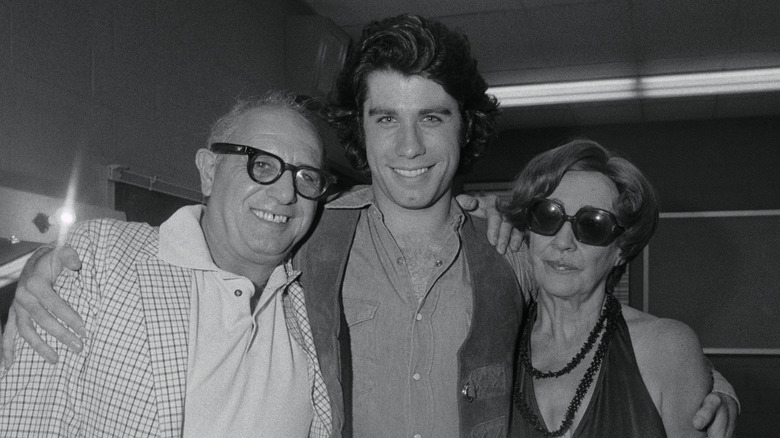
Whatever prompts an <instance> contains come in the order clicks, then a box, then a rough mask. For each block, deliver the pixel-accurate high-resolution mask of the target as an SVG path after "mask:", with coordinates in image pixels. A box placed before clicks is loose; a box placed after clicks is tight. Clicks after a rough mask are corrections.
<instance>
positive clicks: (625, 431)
mask: <svg viewBox="0 0 780 438" xmlns="http://www.w3.org/2000/svg"><path fill="white" fill-rule="evenodd" d="M532 312H533V313H530V314H529V315H528V318H531V321H534V320H535V319H536V312H535V306H534V309H533V311H532ZM517 366H518V367H519V369H520V372H519V374H518V378H519V379H521V380H520V393H519V394H518V396H520V397H522V398H523V400H525V403H526V404H527V405H528V406H529V407H530V408H531V410H532V411H533V412H534V413H535V414H536V415H537V416H538V417H539V418H542V416H541V414H540V412H539V407H538V405H537V404H536V396H535V394H534V385H533V377H532V376H531V374H530V373H528V372H526V370H525V369H524V367H523V365H522V363H518V365H517ZM595 386H596V387H595V389H594V392H593V397H592V398H591V399H590V403H589V404H588V405H587V406H580V410H581V409H587V411H586V412H585V415H584V416H583V417H582V420H580V423H579V425H577V428H576V431H575V432H574V434H573V437H574V438H585V437H588V438H591V437H594V438H595V437H597V438H660V437H664V438H665V437H666V431H665V430H664V425H663V422H662V420H661V415H660V414H659V413H658V410H656V408H655V404H653V399H652V398H651V397H650V393H648V392H647V388H646V387H645V383H644V381H643V380H642V376H641V375H640V374H639V367H638V366H637V364H636V357H635V356H634V349H633V346H632V344H631V337H630V336H629V333H628V326H627V325H626V321H625V319H624V318H623V314H622V313H618V323H617V327H616V329H615V333H614V334H613V335H612V339H611V340H610V345H609V348H608V350H607V353H606V355H605V357H604V361H603V362H602V363H601V369H600V370H599V374H598V379H597V380H596V382H595ZM572 395H573V394H572ZM547 430H550V427H549V425H547ZM509 435H510V436H511V437H518V438H536V437H543V436H544V435H542V434H541V433H539V432H538V431H537V430H536V429H534V427H533V426H531V425H530V424H528V422H526V421H525V419H524V418H523V415H522V414H521V413H520V410H519V409H518V408H517V405H516V404H515V407H514V411H513V415H512V424H511V429H510V434H509Z"/></svg>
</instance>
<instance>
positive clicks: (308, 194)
mask: <svg viewBox="0 0 780 438" xmlns="http://www.w3.org/2000/svg"><path fill="white" fill-rule="evenodd" d="M211 151H212V152H215V153H218V154H233V155H247V156H249V158H248V159H247V162H246V171H247V173H249V177H250V178H252V181H254V182H256V183H258V184H262V185H268V184H273V183H275V182H276V181H278V180H279V178H281V177H282V174H283V173H284V172H285V171H288V170H289V171H290V172H292V174H293V177H294V178H293V186H294V187H295V192H296V193H297V194H299V195H301V197H303V198H306V199H311V200H315V201H316V200H318V199H320V198H321V197H322V196H324V195H325V193H326V192H327V191H328V188H330V186H332V185H333V184H335V183H336V177H335V176H333V175H331V174H330V173H328V172H326V171H324V170H322V169H317V168H316V167H310V166H293V165H292V164H287V163H285V162H284V160H282V159H281V158H279V157H277V156H276V155H274V154H272V153H270V152H266V151H263V150H260V149H257V148H253V147H250V146H242V145H239V144H232V143H213V144H212V145H211Z"/></svg>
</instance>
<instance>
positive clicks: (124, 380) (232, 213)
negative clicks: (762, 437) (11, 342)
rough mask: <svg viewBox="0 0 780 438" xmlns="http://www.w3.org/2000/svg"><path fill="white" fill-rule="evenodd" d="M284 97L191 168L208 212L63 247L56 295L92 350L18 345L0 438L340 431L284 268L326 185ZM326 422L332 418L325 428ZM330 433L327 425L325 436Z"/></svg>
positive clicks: (335, 389)
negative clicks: (64, 263) (64, 261)
mask: <svg viewBox="0 0 780 438" xmlns="http://www.w3.org/2000/svg"><path fill="white" fill-rule="evenodd" d="M305 115H306V112H305V110H304V109H303V108H301V107H300V106H298V105H297V104H296V103H295V102H294V100H293V98H292V97H291V96H286V95H282V94H278V93H277V94H270V95H268V96H266V97H265V98H263V99H260V100H257V101H248V102H242V103H240V104H238V105H237V106H235V107H234V108H233V110H232V111H231V112H230V113H228V114H227V115H226V116H224V117H223V118H222V119H220V120H219V121H218V122H217V123H216V124H215V126H214V128H213V130H212V133H211V136H210V138H209V145H210V146H209V148H208V149H200V150H199V151H198V152H197V154H196V160H195V161H196V164H197V167H198V170H199V172H200V176H201V187H202V190H203V194H204V195H205V196H206V197H208V203H207V205H206V206H201V205H198V206H188V207H183V208H181V209H180V210H178V211H177V212H176V213H174V214H173V216H171V217H170V218H169V219H168V220H167V221H166V222H165V223H163V224H162V225H161V226H160V228H159V229H158V228H152V227H150V226H149V225H146V224H139V223H131V222H122V221H113V220H100V221H89V222H85V223H82V224H79V225H77V226H76V227H75V229H74V230H73V231H72V233H71V234H70V238H69V243H70V245H72V246H73V248H74V249H75V250H76V251H77V252H78V255H79V257H80V258H81V261H82V263H83V269H81V270H80V271H79V272H76V273H74V272H72V271H66V272H64V273H63V274H62V275H61V276H60V277H59V278H58V279H57V285H56V289H57V292H58V293H59V294H60V295H61V296H62V297H63V298H64V299H66V300H67V301H68V303H69V304H70V305H71V306H73V307H74V308H75V309H76V310H77V311H79V313H81V314H82V315H83V316H84V322H85V328H86V329H87V330H88V331H89V332H90V339H89V341H87V342H86V343H85V346H84V351H82V352H81V354H76V353H74V352H72V351H70V350H68V349H66V348H62V345H61V344H56V343H54V342H53V338H51V337H50V336H48V335H47V338H46V340H47V341H48V342H49V343H51V344H52V345H55V346H56V347H55V348H57V350H58V351H57V352H58V354H59V356H60V360H59V363H57V364H56V365H51V364H47V363H46V362H45V361H44V360H43V358H42V357H40V356H38V355H37V354H36V353H35V352H34V351H33V350H32V348H30V346H29V345H27V344H24V343H17V349H18V352H17V354H16V360H15V362H14V363H13V365H11V366H10V368H8V369H6V368H5V367H4V368H3V370H2V371H1V373H2V374H1V375H0V430H2V431H3V435H6V434H7V435H8V436H21V435H25V434H30V435H35V436H38V435H45V434H52V435H58V436H170V437H175V436H182V434H184V435H185V436H223V435H229V436H250V435H252V436H265V437H279V436H299V437H305V436H313V437H315V436H316V437H328V436H331V432H332V431H333V430H334V429H335V430H339V429H340V422H341V418H340V417H338V416H336V417H334V416H332V410H331V402H333V403H334V404H337V405H340V397H341V396H340V387H339V384H338V381H337V380H335V379H327V380H328V381H327V390H326V381H325V380H326V379H325V378H324V377H323V374H324V375H326V376H327V375H331V376H334V375H335V373H334V372H332V371H329V370H330V369H334V368H337V364H336V362H335V360H336V358H335V357H333V356H326V357H323V360H322V363H323V369H321V368H320V361H318V359H317V354H316V351H315V345H314V343H313V342H312V327H313V328H314V330H315V331H316V330H318V329H319V323H318V321H317V320H316V319H311V323H310V319H309V317H308V315H307V311H306V305H307V303H306V302H305V299H304V295H303V291H302V290H301V287H300V284H299V283H298V280H297V277H298V276H299V274H300V273H299V272H297V271H295V270H294V269H293V268H292V265H291V263H290V260H289V258H288V256H289V254H290V252H291V250H292V248H293V247H294V246H295V245H296V244H297V243H298V242H299V241H300V240H301V239H302V238H303V237H304V235H305V234H306V233H307V232H308V230H309V227H310V225H311V224H312V221H313V220H314V217H315V213H316V210H317V199H319V198H320V197H321V196H322V195H323V194H324V193H325V191H326V189H327V187H328V185H329V184H330V182H331V181H332V179H331V178H332V177H330V176H329V175H328V174H327V173H326V172H324V171H323V170H322V167H323V162H324V157H323V149H322V143H321V140H320V137H319V134H318V133H317V132H316V129H315V128H314V126H313V125H312V124H311V122H310V121H309V120H307V118H306V117H305ZM337 415H338V414H337ZM334 423H335V424H334Z"/></svg>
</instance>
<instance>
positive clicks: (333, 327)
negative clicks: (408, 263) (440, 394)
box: [294, 209, 523, 437]
mask: <svg viewBox="0 0 780 438" xmlns="http://www.w3.org/2000/svg"><path fill="white" fill-rule="evenodd" d="M360 211H361V210H352V209H350V210H335V209H334V210H325V211H324V212H323V215H322V217H321V218H320V220H319V222H318V224H317V226H316V227H315V228H316V229H315V231H314V232H313V233H312V234H311V235H310V236H308V238H307V239H306V242H305V244H304V245H303V246H302V247H301V248H300V250H299V251H298V252H297V254H296V256H295V259H294V264H295V267H296V269H299V270H300V271H302V274H301V284H302V286H303V288H304V291H305V293H306V308H307V311H308V313H309V319H310V321H311V326H312V332H313V335H314V343H315V346H316V348H317V354H318V356H319V360H320V366H321V367H322V372H323V376H324V378H325V382H326V385H327V386H328V394H329V395H330V398H331V409H332V411H333V417H334V432H338V430H339V429H342V427H343V430H342V432H343V435H342V436H345V437H349V436H351V435H352V433H351V426H350V417H351V386H352V385H351V378H352V377H351V376H352V371H351V356H350V352H349V345H350V343H349V330H348V327H347V324H346V320H345V319H344V315H343V312H342V310H341V309H342V307H341V286H342V283H343V281H344V272H345V270H346V264H347V259H348V258H349V252H350V249H351V247H352V241H353V239H354V235H355V229H356V227H357V222H358V218H359V215H360ZM460 234H461V238H462V240H463V251H464V254H465V256H466V260H467V263H468V267H469V272H470V274H471V280H472V286H473V295H474V308H473V316H472V321H471V329H470V332H469V335H468V337H467V338H466V340H465V341H464V343H463V345H462V346H461V348H460V351H459V352H458V359H459V384H458V387H457V388H453V390H454V391H458V394H459V395H460V398H459V403H458V404H459V411H460V430H461V437H494V436H506V433H507V429H508V424H509V418H510V412H511V410H512V391H511V388H512V376H513V372H512V370H513V368H512V366H513V363H514V357H515V348H516V345H517V337H518V334H519V333H518V332H519V328H520V321H521V320H522V309H523V303H522V295H521V293H520V288H519V286H518V284H517V280H516V278H515V275H514V273H513V272H512V268H511V266H510V265H509V263H508V262H507V261H506V259H505V258H504V257H503V256H502V255H500V254H498V253H497V252H496V250H495V249H494V248H493V246H492V245H490V243H489V242H488V241H487V238H486V237H485V236H486V234H487V231H486V224H485V222H484V221H482V220H479V219H475V218H472V217H468V218H467V220H466V221H465V223H464V224H463V227H462V228H461V231H460ZM339 383H341V384H342V385H341V386H342V387H343V388H344V391H343V392H342V389H341V387H339V385H338V384H339ZM342 403H343V404H342ZM342 425H343V426H342Z"/></svg>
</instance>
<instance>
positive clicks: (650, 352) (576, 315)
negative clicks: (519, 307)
mask: <svg viewBox="0 0 780 438" xmlns="http://www.w3.org/2000/svg"><path fill="white" fill-rule="evenodd" d="M505 213H506V214H507V215H508V217H509V218H510V221H512V222H513V223H514V225H515V226H516V227H517V228H518V229H520V230H521V231H524V232H525V233H526V236H525V239H526V240H525V241H524V244H525V245H527V256H528V263H529V270H528V272H529V273H530V280H531V282H532V283H533V286H534V288H533V290H534V293H533V294H532V295H534V300H533V303H532V304H531V308H530V311H529V314H528V318H527V320H526V323H525V326H524V329H523V334H522V337H521V344H520V347H519V359H518V374H517V381H516V388H515V389H516V391H515V392H516V393H515V412H514V416H513V420H512V435H513V436H518V437H524V438H528V437H538V436H565V437H621V438H623V437H654V438H655V437H663V436H669V437H688V436H690V437H693V436H705V434H704V433H703V432H699V431H697V430H695V429H694V428H693V426H692V425H691V421H690V419H691V418H692V417H693V415H694V413H695V412H696V410H697V409H698V407H699V404H700V401H701V400H702V399H703V398H704V396H705V395H706V394H707V393H708V392H709V388H710V386H711V376H710V372H709V367H708V365H707V362H706V360H705V359H704V356H703V354H702V351H701V347H700V345H699V341H698V339H697V337H696V335H695V334H694V332H693V331H692V330H691V329H690V328H689V327H688V326H686V325H685V324H683V323H681V322H679V321H674V320H669V319H661V318H656V317H654V316H651V315H648V314H646V313H643V312H640V311H637V310H634V309H632V308H630V307H625V306H622V305H621V304H620V303H619V302H618V300H617V298H615V297H614V295H612V291H613V289H614V287H615V284H616V283H617V282H618V281H619V280H620V277H621V275H622V274H623V273H624V272H625V269H626V264H627V263H628V262H629V261H631V260H632V259H633V258H634V257H635V256H636V255H637V254H638V253H639V252H640V251H641V250H642V248H643V247H644V246H645V245H646V244H647V242H648V241H649V240H650V237H651V236H652V234H653V231H654V230H655V227H656V224H657V222H658V207H657V204H656V199H655V194H654V192H653V188H652V187H651V186H650V184H649V182H648V181H647V179H646V178H645V177H644V176H643V175H642V173H641V172H640V171H639V169H637V168H636V167H635V166H634V165H633V164H631V163H630V162H628V161H627V160H625V159H623V158H619V157H616V156H614V155H612V154H611V153H609V152H608V151H607V150H606V149H604V148H603V147H601V146H600V145H598V144H597V143H594V142H592V141H586V140H578V141H574V142H571V143H568V144H566V145H563V146H560V147H558V148H556V149H553V150H551V151H548V152H545V153H543V154H541V155H538V156H537V157H535V158H534V159H533V160H532V161H531V162H530V163H529V164H528V166H527V167H526V168H525V170H523V172H522V173H521V174H520V175H519V176H518V177H517V180H516V181H515V184H514V189H513V193H512V200H511V201H510V202H509V204H508V205H507V206H505Z"/></svg>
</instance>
